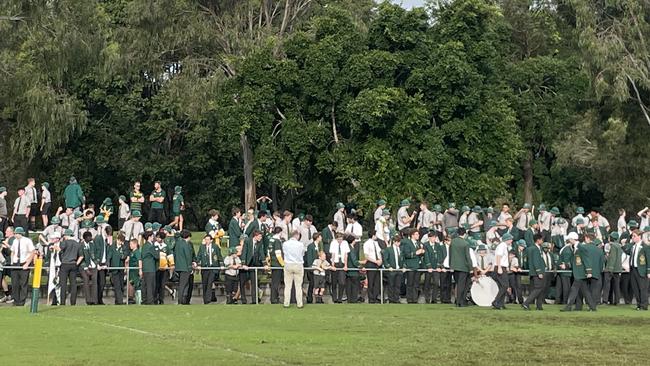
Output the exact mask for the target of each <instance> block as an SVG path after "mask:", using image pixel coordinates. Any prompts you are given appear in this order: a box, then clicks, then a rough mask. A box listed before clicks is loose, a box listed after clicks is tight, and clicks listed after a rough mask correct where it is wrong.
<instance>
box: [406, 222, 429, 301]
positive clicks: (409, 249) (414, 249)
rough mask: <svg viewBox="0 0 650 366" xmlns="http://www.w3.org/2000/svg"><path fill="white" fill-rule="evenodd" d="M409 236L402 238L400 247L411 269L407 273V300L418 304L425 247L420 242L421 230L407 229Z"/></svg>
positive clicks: (407, 266)
mask: <svg viewBox="0 0 650 366" xmlns="http://www.w3.org/2000/svg"><path fill="white" fill-rule="evenodd" d="M405 233H406V234H407V235H408V236H409V237H408V238H405V239H402V242H401V244H400V248H401V249H402V253H403V255H404V266H405V267H406V268H407V269H408V270H409V271H408V272H407V273H406V301H407V302H408V303H409V304H417V302H418V297H419V296H418V288H419V286H420V272H418V270H419V269H420V262H421V260H422V258H423V257H424V252H425V250H424V248H423V246H422V243H420V232H419V231H418V230H417V229H413V228H410V229H407V230H406V231H405Z"/></svg>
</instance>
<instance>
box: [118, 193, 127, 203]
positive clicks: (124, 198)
mask: <svg viewBox="0 0 650 366" xmlns="http://www.w3.org/2000/svg"><path fill="white" fill-rule="evenodd" d="M119 199H121V200H122V201H124V202H126V197H124V195H123V194H122V195H120V197H119Z"/></svg>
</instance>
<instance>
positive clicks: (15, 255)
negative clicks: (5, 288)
mask: <svg viewBox="0 0 650 366" xmlns="http://www.w3.org/2000/svg"><path fill="white" fill-rule="evenodd" d="M34 250H36V247H34V242H32V240H31V239H30V238H28V237H26V236H23V237H22V238H20V239H17V238H15V237H14V240H13V243H12V244H11V264H12V265H13V266H23V265H24V264H25V263H26V262H27V259H28V257H29V256H30V255H31V254H32V253H33V252H34ZM28 282H29V270H28V269H12V270H11V283H12V287H13V298H14V305H15V306H23V305H25V300H26V299H27V294H28Z"/></svg>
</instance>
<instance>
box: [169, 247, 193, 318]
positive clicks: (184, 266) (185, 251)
mask: <svg viewBox="0 0 650 366" xmlns="http://www.w3.org/2000/svg"><path fill="white" fill-rule="evenodd" d="M174 260H175V262H176V263H175V264H176V267H175V271H176V272H178V276H179V280H178V304H179V305H189V303H190V302H189V299H190V298H191V296H192V283H190V275H191V274H192V261H194V246H193V245H192V243H190V242H189V241H187V240H185V239H181V238H179V239H178V240H177V241H176V244H175V245H174Z"/></svg>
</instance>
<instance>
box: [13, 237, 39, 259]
mask: <svg viewBox="0 0 650 366" xmlns="http://www.w3.org/2000/svg"><path fill="white" fill-rule="evenodd" d="M35 249H36V248H35V247H34V242H33V241H32V239H30V238H26V237H24V236H23V237H22V238H20V240H19V239H15V238H14V242H13V243H11V263H12V264H15V263H25V262H27V257H29V255H30V254H32V252H33V251H34V250H35ZM19 255H20V257H19Z"/></svg>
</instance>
